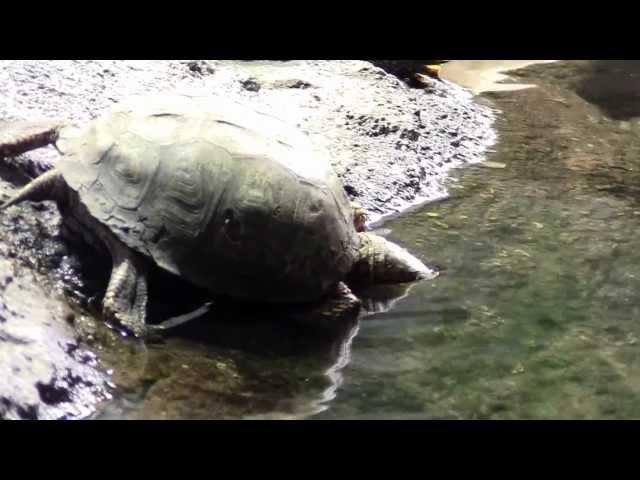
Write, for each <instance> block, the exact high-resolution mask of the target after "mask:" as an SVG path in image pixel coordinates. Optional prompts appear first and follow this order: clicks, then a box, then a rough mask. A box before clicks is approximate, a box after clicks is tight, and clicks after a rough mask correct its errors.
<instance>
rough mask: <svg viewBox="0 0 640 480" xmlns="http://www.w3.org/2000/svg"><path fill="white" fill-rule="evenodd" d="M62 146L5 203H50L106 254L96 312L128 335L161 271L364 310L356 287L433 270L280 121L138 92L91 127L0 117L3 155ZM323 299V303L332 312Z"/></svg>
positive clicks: (141, 326) (306, 139)
mask: <svg viewBox="0 0 640 480" xmlns="http://www.w3.org/2000/svg"><path fill="white" fill-rule="evenodd" d="M47 145H53V146H54V147H55V148H56V150H57V151H58V152H59V153H60V154H61V157H60V158H59V159H58V160H57V161H56V162H54V165H53V166H52V167H51V168H50V169H49V170H47V171H46V172H45V173H43V174H41V175H39V176H37V177H36V178H34V179H33V180H32V181H31V182H30V183H28V184H27V185H26V186H24V187H23V188H22V189H21V190H19V191H18V192H17V193H16V194H15V195H13V197H11V198H10V199H9V200H8V201H6V202H5V203H4V204H2V206H1V207H0V210H5V209H7V208H9V207H11V206H12V205H16V204H18V203H20V202H23V201H34V202H38V201H44V200H53V201H55V202H56V204H57V207H58V209H59V211H60V213H61V217H62V221H63V226H64V228H66V229H67V230H68V231H70V232H73V233H74V234H75V235H80V236H81V238H83V239H84V240H86V241H87V242H88V243H90V244H92V245H94V246H96V248H99V249H102V250H103V251H105V252H106V253H108V254H109V255H110V256H111V259H112V261H113V268H112V271H111V276H110V280H109V282H108V286H107V289H106V293H105V295H104V298H103V301H102V313H103V316H104V318H105V320H107V321H108V322H111V323H114V324H116V325H117V326H118V327H120V328H122V329H123V330H124V331H125V332H127V333H129V334H133V335H134V336H138V337H141V336H144V335H145V332H147V331H148V328H149V327H150V326H151V325H149V324H148V323H147V318H146V316H147V314H146V305H147V301H148V291H147V290H148V289H147V277H148V274H149V271H150V270H149V269H150V268H154V266H155V267H159V268H161V269H164V270H166V271H168V272H170V273H172V274H175V275H178V276H180V277H182V278H183V279H185V280H187V281H188V282H191V283H192V284H194V285H196V286H198V287H201V288H204V289H206V290H207V291H208V292H210V293H211V294H212V295H217V296H222V297H226V298H232V299H236V300H240V301H248V302H258V303H260V302H263V303H265V304H292V305H303V306H304V305H317V304H321V305H325V306H323V307H322V308H324V310H323V314H326V312H327V308H328V311H334V312H335V311H338V312H339V311H346V310H349V309H352V308H358V306H359V305H360V301H359V300H358V298H357V297H356V296H355V295H354V294H353V293H352V292H351V289H350V288H349V285H356V284H393V283H405V282H414V281H417V280H421V279H425V278H432V277H433V276H434V271H433V270H431V269H429V268H428V267H427V266H426V265H425V264H424V263H423V262H422V261H420V260H419V259H418V258H416V257H415V256H413V255H412V254H410V253H409V252H408V251H407V250H406V249H404V248H402V247H400V246H399V245H397V244H395V243H392V242H391V241H389V240H387V239H385V238H383V237H382V236H378V235H376V234H374V233H372V232H369V231H367V229H366V227H365V221H364V214H363V211H362V210H361V209H359V208H358V207H355V208H354V205H353V204H352V203H351V201H350V199H349V197H348V195H347V193H346V191H345V190H344V188H343V186H342V183H341V181H340V179H339V177H338V176H337V174H336V172H335V170H334V169H333V168H332V166H331V161H330V158H331V157H330V156H329V154H328V151H327V150H326V149H325V148H321V147H320V146H319V145H318V142H314V141H312V140H311V137H310V135H309V134H308V133H307V132H303V131H302V130H300V129H299V128H297V127H294V126H292V125H290V124H288V123H286V122H284V121H283V120H281V119H279V118H277V117H275V116H273V115H270V114H267V113H264V112H261V111H258V110H256V109H254V108H252V107H249V106H247V105H244V104H241V103H238V102H232V101H229V100H227V99H222V98H219V97H214V96H209V97H203V96H189V95H169V94H166V95H161V96H139V97H133V98H132V99H130V101H128V102H127V101H125V102H123V103H120V104H117V105H116V107H114V108H112V109H111V110H110V111H108V112H107V113H105V114H103V115H102V116H100V117H97V118H95V119H93V120H91V121H89V122H86V123H85V124H84V125H81V126H78V125H75V124H73V123H70V122H65V121H58V120H43V121H36V122H27V121H16V122H4V123H2V124H0V158H2V157H16V156H18V155H20V154H22V153H25V152H27V151H29V150H33V149H36V148H39V147H43V146H47ZM326 305H329V307H326Z"/></svg>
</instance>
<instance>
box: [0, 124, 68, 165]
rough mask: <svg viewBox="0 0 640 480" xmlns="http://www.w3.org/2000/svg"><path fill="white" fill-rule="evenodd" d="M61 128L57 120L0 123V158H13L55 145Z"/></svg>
mask: <svg viewBox="0 0 640 480" xmlns="http://www.w3.org/2000/svg"><path fill="white" fill-rule="evenodd" d="M63 126H64V123H63V122H61V121H59V120H43V121H36V122H29V121H17V122H7V121H2V122H0V158H4V157H15V156H17V155H21V154H23V153H25V152H28V151H29V150H35V149H36V148H40V147H44V146H47V145H51V144H53V143H55V141H56V140H57V139H58V134H59V132H60V129H61V128H62V127H63Z"/></svg>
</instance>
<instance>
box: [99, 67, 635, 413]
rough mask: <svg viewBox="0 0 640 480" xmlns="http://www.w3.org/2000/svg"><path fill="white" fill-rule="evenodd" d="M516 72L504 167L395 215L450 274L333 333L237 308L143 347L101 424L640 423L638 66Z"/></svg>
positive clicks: (500, 147) (508, 100)
mask: <svg viewBox="0 0 640 480" xmlns="http://www.w3.org/2000/svg"><path fill="white" fill-rule="evenodd" d="M510 76H511V77H513V78H514V81H517V82H519V83H527V84H535V85H537V87H536V88H533V89H528V90H518V91H503V92H494V93H485V94H483V98H484V100H483V101H485V102H488V103H489V104H490V105H492V106H493V107H494V108H497V109H499V110H500V111H501V112H502V113H501V115H500V120H499V123H498V125H497V127H498V131H499V135H500V139H499V142H498V144H497V145H496V147H495V151H494V152H493V153H492V154H491V155H490V158H489V159H488V160H489V162H491V163H488V164H487V165H489V166H475V167H470V168H467V169H464V170H462V171H460V172H458V173H457V175H456V176H455V177H454V178H453V179H452V181H451V185H450V192H451V196H450V198H448V199H446V200H444V201H441V202H438V203H437V204H431V205H427V206H426V207H424V208H422V209H420V210H418V211H415V212H413V213H411V214H408V215H405V216H403V217H401V218H398V219H395V220H393V221H390V222H388V223H387V224H385V227H386V228H389V229H390V230H391V234H390V235H389V236H390V238H391V239H393V240H394V241H397V242H398V243H400V244H402V245H404V246H406V247H408V248H409V249H410V250H411V251H412V252H414V253H416V254H417V255H418V256H420V257H421V258H423V259H424V260H426V262H427V263H429V264H431V265H436V266H438V267H440V268H441V269H442V274H441V275H440V276H439V277H438V278H436V279H434V280H432V281H427V282H422V283H419V284H416V285H415V286H413V288H411V290H410V291H408V292H403V293H406V296H404V297H403V298H399V299H397V300H396V302H395V303H394V304H393V305H392V307H391V308H390V309H388V311H386V312H382V313H377V314H369V315H366V316H364V317H363V318H361V319H360V321H359V322H358V323H356V324H353V325H348V326H344V328H342V329H341V330H340V331H338V332H336V333H333V334H331V335H329V336H326V337H325V338H323V339H319V338H315V337H313V341H312V340H311V338H310V337H309V335H304V334H303V333H299V332H298V331H297V330H296V331H293V330H291V327H286V326H284V324H283V323H281V322H278V321H277V320H273V321H271V320H270V321H267V322H261V321H258V320H255V315H254V316H253V317H252V315H251V314H249V315H248V316H247V318H249V320H246V319H245V320H244V321H241V322H237V321H236V320H237V318H236V317H237V316H238V315H239V314H237V313H236V314H233V315H231V316H232V317H233V318H230V319H226V320H225V319H223V320H220V319H219V320H218V321H217V322H210V324H209V326H208V327H206V328H208V329H209V333H210V335H204V336H203V335H201V334H198V335H191V336H189V335H187V336H185V335H181V336H178V337H175V338H172V339H170V340H169V341H168V342H167V343H165V344H159V345H150V346H147V347H145V348H143V347H140V346H138V347H135V348H134V347H130V350H129V351H128V352H126V355H125V354H122V352H120V354H119V355H118V356H117V358H118V360H117V361H115V360H114V365H116V366H117V367H118V368H117V370H118V371H121V372H124V373H120V374H118V377H117V378H115V382H116V383H117V384H118V385H120V386H121V390H120V391H121V392H122V393H121V394H119V395H118V396H117V397H116V401H114V402H112V403H111V404H110V405H109V406H108V407H107V408H106V409H105V411H104V412H103V413H102V414H101V416H100V418H113V417H117V418H122V417H124V418H316V419H337V418H398V419H407V418H411V419H414V418H425V419H427V418H455V419H476V418H494V419H512V418H523V419H533V418H535V419H539V418H541V419H547V418H575V419H582V418H638V417H640V317H639V314H640V268H639V265H640V249H638V246H639V245H638V241H637V232H639V231H640V173H639V172H640V155H639V154H640V62H632V61H625V62H600V61H576V62H558V63H553V64H544V65H535V66H531V67H528V68H526V69H524V70H520V71H517V72H512V73H510ZM252 318H253V320H251V319H252ZM227 320H228V321H227ZM214 324H215V325H216V326H213V325H214ZM122 365H127V368H124V369H123V368H121V367H122ZM134 367H135V368H134Z"/></svg>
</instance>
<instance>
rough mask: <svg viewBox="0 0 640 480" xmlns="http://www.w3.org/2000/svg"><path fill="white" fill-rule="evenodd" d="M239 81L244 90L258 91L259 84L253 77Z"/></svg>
mask: <svg viewBox="0 0 640 480" xmlns="http://www.w3.org/2000/svg"><path fill="white" fill-rule="evenodd" d="M240 83H241V84H242V87H243V88H244V89H245V90H248V91H250V92H258V91H260V84H259V83H258V82H257V81H256V80H255V79H253V78H248V79H246V80H242V81H241V82H240Z"/></svg>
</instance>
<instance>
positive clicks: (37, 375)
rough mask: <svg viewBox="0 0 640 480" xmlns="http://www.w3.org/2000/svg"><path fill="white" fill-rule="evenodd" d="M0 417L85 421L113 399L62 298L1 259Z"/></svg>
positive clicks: (28, 274) (32, 277)
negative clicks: (77, 334)
mask: <svg viewBox="0 0 640 480" xmlns="http://www.w3.org/2000/svg"><path fill="white" fill-rule="evenodd" d="M0 272H2V274H0V275H2V277H3V278H2V279H1V280H0V379H2V381H1V382H0V419H33V420H35V419H49V420H51V419H63V418H83V417H86V416H88V415H90V414H91V413H93V411H94V410H95V408H96V405H97V404H98V403H99V402H101V401H102V400H105V399H107V398H108V397H109V390H108V386H107V383H106V378H105V376H104V375H103V374H102V373H101V372H100V371H99V369H98V368H97V367H98V365H97V360H96V357H95V355H94V354H93V353H91V352H90V351H88V350H85V349H83V348H81V347H80V346H79V344H78V342H77V341H76V339H75V333H74V331H73V328H71V327H70V326H69V325H68V322H67V317H68V316H69V315H72V313H71V312H70V310H68V308H67V307H66V306H65V304H64V302H61V301H60V299H56V298H54V297H52V296H51V295H50V294H49V293H48V292H46V291H45V290H44V289H43V288H42V287H41V286H40V281H38V280H37V279H36V278H35V276H34V274H33V273H31V272H29V271H28V269H26V268H24V267H21V266H19V265H17V264H16V263H15V262H12V261H10V260H7V259H4V258H0Z"/></svg>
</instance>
